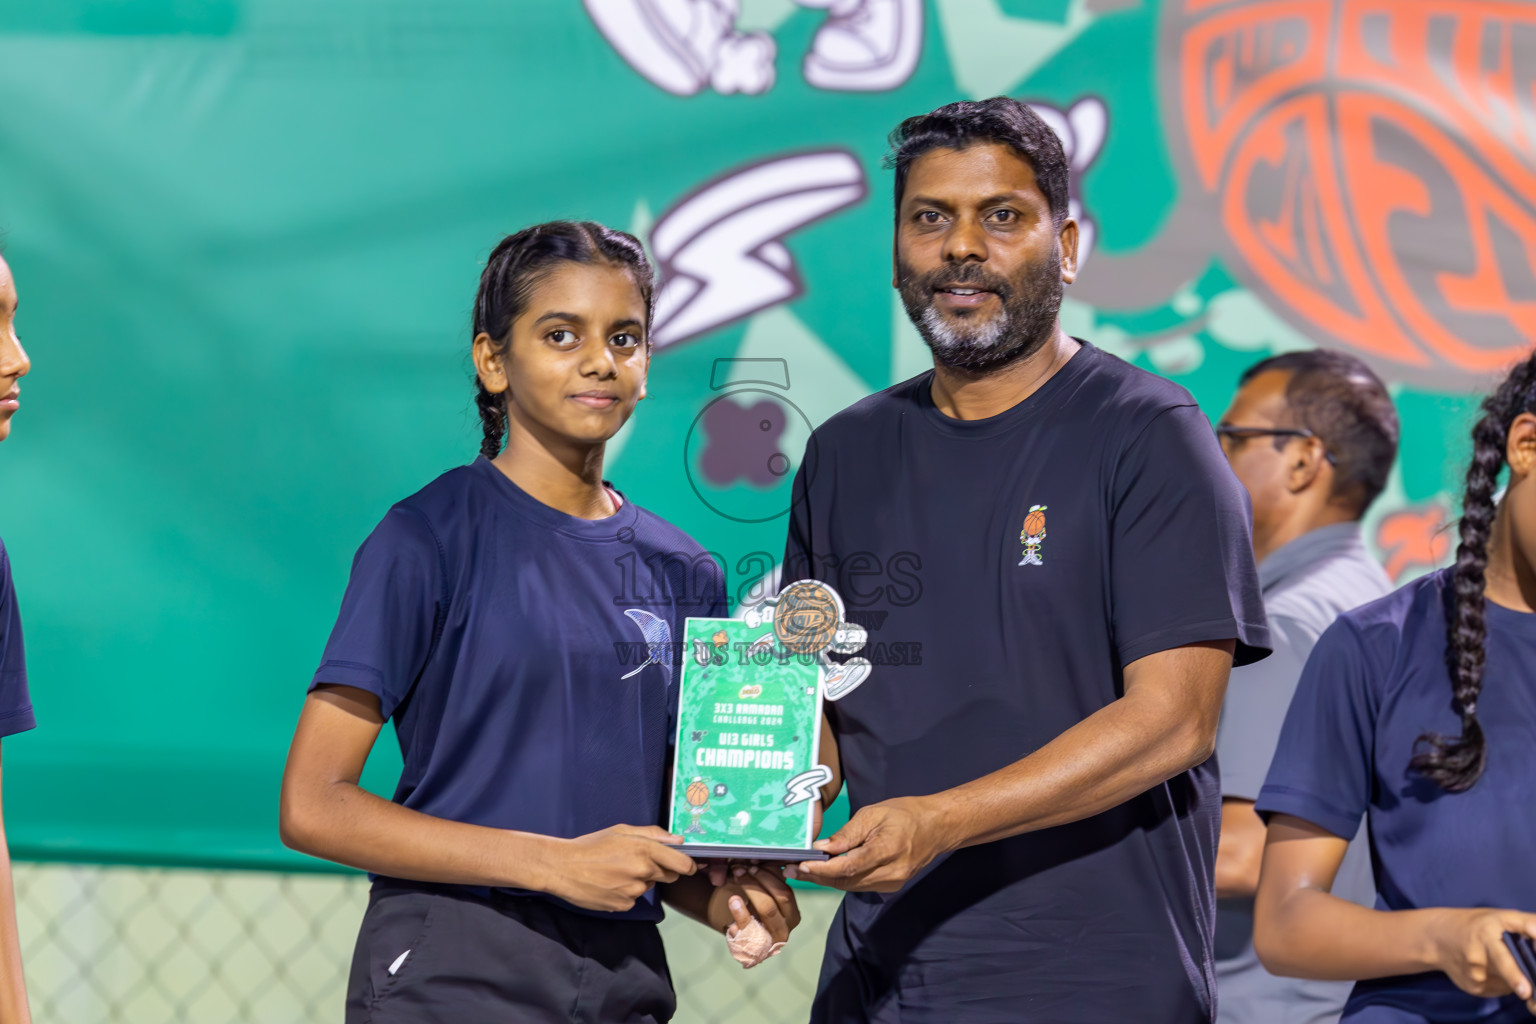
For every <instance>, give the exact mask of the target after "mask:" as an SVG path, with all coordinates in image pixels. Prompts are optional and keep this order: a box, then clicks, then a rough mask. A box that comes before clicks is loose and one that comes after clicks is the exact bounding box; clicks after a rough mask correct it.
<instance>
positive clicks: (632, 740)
mask: <svg viewBox="0 0 1536 1024" xmlns="http://www.w3.org/2000/svg"><path fill="white" fill-rule="evenodd" d="M724 614H725V604H724V579H723V577H722V575H721V572H720V569H719V567H718V566H717V565H716V564H715V562H714V560H713V559H712V558H711V557H710V556H709V555H708V554H706V553H705V552H704V551H703V549H702V548H700V547H699V546H698V544H696V543H695V542H694V541H693V540H692V539H691V538H690V537H688V535H687V534H685V533H683V532H682V531H681V530H678V529H677V528H676V527H674V526H672V525H670V524H669V523H667V522H665V521H664V520H662V519H660V518H658V517H657V516H655V515H653V514H651V513H650V512H647V511H645V510H644V509H642V508H640V507H639V506H637V505H635V504H634V503H633V502H630V501H625V502H624V503H623V505H622V506H621V507H620V508H619V510H618V512H617V513H616V514H615V515H613V516H610V517H608V518H606V519H600V520H586V519H578V518H576V517H574V516H569V515H566V514H565V513H563V512H559V511H557V510H555V509H552V508H550V507H549V506H547V505H544V504H542V503H540V502H539V501H537V500H535V499H534V498H532V497H530V496H529V495H528V494H527V493H526V492H524V491H522V490H521V489H519V488H518V487H517V486H516V485H515V484H513V483H512V481H510V480H509V479H507V477H506V476H505V474H503V473H502V472H501V471H500V470H498V469H497V468H496V467H495V466H494V465H492V464H491V463H490V462H489V461H487V460H486V459H484V458H480V459H477V460H476V461H475V462H474V463H472V464H471V465H468V466H465V467H463V468H460V469H455V470H452V471H450V472H448V473H445V474H443V475H442V476H440V477H438V478H437V479H436V480H434V481H433V482H432V483H431V484H429V485H428V486H427V487H425V488H423V489H422V490H421V491H419V492H418V493H416V494H414V495H412V496H411V497H409V498H407V499H405V500H404V501H402V502H400V503H399V504H398V505H396V506H394V507H393V508H392V509H390V511H389V514H388V515H386V516H385V517H384V520H383V522H381V523H380V524H379V525H378V527H377V528H376V529H375V530H374V531H373V533H372V534H371V535H369V537H368V539H367V540H366V541H364V542H363V546H362V547H361V548H360V549H359V550H358V552H357V557H356V558H355V559H354V560H353V563H352V576H351V580H350V581H349V582H348V584H347V592H346V596H345V597H344V598H343V599H342V605H341V614H340V615H339V616H338V618H337V621H336V628H335V629H334V630H333V631H332V633H331V638H330V642H329V643H327V645H326V648H325V657H324V660H323V661H322V663H321V665H320V668H319V670H318V671H317V672H316V673H315V677H314V680H313V682H311V684H310V688H311V689H313V688H314V687H315V686H316V685H319V684H322V683H334V684H340V685H344V686H354V687H357V688H359V689H363V690H367V691H368V692H369V693H372V694H374V695H376V696H377V697H378V698H379V705H380V710H381V711H382V713H383V714H384V715H385V716H386V717H388V718H392V719H393V720H394V723H395V731H396V733H397V735H398V738H399V742H400V753H401V755H402V757H403V758H404V762H405V764H404V770H403V771H402V773H401V776H400V784H399V786H398V787H397V788H396V790H395V796H394V799H395V802H397V803H400V804H403V805H404V806H406V807H410V808H412V809H414V810H418V811H421V812H422V813H424V814H430V815H433V816H435V817H439V818H447V819H451V820H453V821H462V822H467V823H469V824H474V825H485V826H488V827H491V828H501V829H514V830H517V831H522V832H536V833H541V834H543V835H551V836H559V837H563V838H571V837H575V836H580V835H585V834H587V833H589V832H596V831H598V830H600V829H604V828H607V827H609V826H610V825H618V824H626V825H655V824H660V823H661V822H662V809H663V806H664V803H665V799H664V795H663V793H662V784H663V780H664V777H665V773H666V768H667V759H668V751H669V746H670V743H671V739H672V715H673V714H674V709H675V703H676V693H677V691H676V676H677V666H678V663H679V654H680V647H679V645H678V644H676V643H674V638H680V637H681V636H682V625H683V620H684V619H685V618H687V617H689V616H709V615H724ZM550 898H551V899H553V898H554V897H550ZM617 916H622V917H632V918H633V917H638V918H643V919H650V920H655V919H659V918H660V916H661V908H660V906H659V905H658V904H657V903H656V898H655V891H654V890H652V891H651V892H649V893H647V895H646V896H645V897H644V899H642V900H641V901H639V902H637V903H636V904H635V906H634V908H633V909H632V910H630V911H627V912H625V913H624V914H621V915H617Z"/></svg>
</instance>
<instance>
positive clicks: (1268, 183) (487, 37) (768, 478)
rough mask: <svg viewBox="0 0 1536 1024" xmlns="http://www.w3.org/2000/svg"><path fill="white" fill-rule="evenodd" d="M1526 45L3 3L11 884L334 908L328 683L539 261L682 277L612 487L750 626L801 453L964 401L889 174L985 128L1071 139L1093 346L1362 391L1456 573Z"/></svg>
mask: <svg viewBox="0 0 1536 1024" xmlns="http://www.w3.org/2000/svg"><path fill="white" fill-rule="evenodd" d="M1533 11H1536V8H1533V7H1531V6H1530V5H1519V4H1511V3H1500V2H1496V0H1486V2H1485V0H1289V2H1284V3H1281V2H1275V0H1164V2H1162V3H1159V2H1156V0H926V2H925V0H798V2H793V0H740V3H739V4H738V3H737V2H736V0H586V2H585V3H581V2H577V0H558V2H557V0H21V2H12V3H7V4H3V5H0V110H3V111H4V115H3V117H0V227H3V229H4V231H5V237H6V244H7V252H6V255H7V258H8V259H9V260H10V262H11V264H12V266H13V268H14V270H15V274H16V277H17V281H18V285H19V288H20V292H21V295H22V307H21V309H22V312H21V316H20V319H19V328H20V333H21V335H22V338H23V340H24V341H25V342H26V343H27V345H28V347H29V349H30V351H31V353H32V356H33V358H34V363H35V369H34V373H33V376H32V377H31V378H29V379H28V381H27V382H26V385H25V403H24V407H23V410H22V412H21V413H20V414H19V415H18V417H17V419H16V422H15V429H14V432H13V434H12V438H11V440H10V441H8V442H7V443H6V444H5V445H4V447H3V448H0V494H3V496H4V497H3V501H0V535H3V536H4V538H5V540H6V542H7V544H8V546H9V547H10V548H11V551H12V558H13V561H14V564H15V572H16V579H17V585H18V588H19V592H20V595H21V601H22V612H23V616H24V621H25V626H26V637H27V645H28V654H29V662H30V669H31V678H32V687H33V692H34V696H35V700H36V705H37V710H38V718H39V721H40V723H41V725H40V728H39V729H38V731H37V732H36V733H35V734H30V735H27V736H23V737H18V738H16V739H14V740H12V741H8V742H7V743H6V744H5V767H6V771H5V778H6V784H7V785H6V789H7V792H6V798H7V799H6V803H7V806H6V811H7V813H6V823H7V828H8V832H9V834H10V836H11V838H12V842H13V844H14V847H15V849H16V850H17V851H18V853H20V854H21V855H23V856H28V857H59V858H105V859H110V860H128V861H135V860H138V861H154V862H173V863H174V862H181V861H186V862H198V863H231V864H257V865H259V864H267V865H275V866H290V867H295V866H303V865H304V864H306V863H308V862H306V861H305V860H304V859H303V858H300V857H297V856H294V855H291V854H288V853H286V852H285V851H283V850H282V849H281V848H280V846H279V844H278V841H277V837H276V816H277V787H278V777H279V772H280V769H281V765H282V760H283V756H284V753H285V751H286V745H287V740H288V737H289V735H290V733H291V729H292V726H293V723H294V721H295V717H296V715H297V713H298V710H299V706H300V704H301V701H302V697H303V693H304V687H305V683H306V681H307V679H308V677H309V675H310V673H311V672H312V671H313V668H314V665H315V663H316V661H317V658H318V655H319V653H320V650H321V647H322V645H323V643H324V640H325V636H326V634H327V631H328V630H329V628H330V625H331V623H332V620H333V617H334V614H335V610H336V607H337V604H338V601H339V599H340V596H341V591H342V588H343V586H344V584H345V581H346V574H347V569H348V565H349V561H350V558H351V556H352V553H353V551H354V550H355V548H356V546H357V544H358V543H359V542H360V541H361V539H362V538H363V537H364V536H365V535H366V533H367V532H368V530H369V529H370V528H371V527H372V525H373V524H374V523H375V522H376V521H377V520H378V519H379V518H380V516H382V514H383V513H384V511H385V509H386V508H387V507H388V506H389V505H390V503H392V502H393V501H395V500H397V499H399V498H400V497H402V496H404V495H406V494H408V493H410V492H412V491H414V490H415V489H417V488H418V487H420V486H422V485H423V484H424V483H426V482H427V481H429V480H430V479H432V478H433V477H434V476H435V475H437V474H438V473H440V472H442V471H443V470H445V469H447V468H449V467H452V466H454V465H456V464H460V463H463V462H466V461H468V460H470V459H471V458H473V456H474V454H475V452H476V449H477V446H478V429H477V421H476V418H475V416H474V411H473V403H472V401H471V395H472V389H471V385H470V376H469V373H470V370H469V361H468V330H467V324H468V319H469V307H470V303H471V300H472V297H473V294H474V290H475V284H476V280H477V275H478V273H479V268H480V265H481V262H482V261H483V260H484V258H485V256H486V254H487V253H488V252H489V250H490V248H491V246H492V245H494V244H495V242H496V241H497V240H498V239H499V238H500V237H501V235H502V234H504V233H506V232H508V231H511V230H514V229H516V228H518V227H520V226H523V225H526V224H529V223H532V222H535V221H540V220H545V219H550V218H555V217H580V218H593V219H597V220H601V221H604V222H607V223H609V224H612V225H615V226H618V227H624V228H627V229H629V230H631V231H634V232H636V233H637V234H639V235H640V236H641V237H642V238H643V239H645V240H646V242H647V244H648V245H649V246H650V248H651V250H652V253H653V255H654V256H655V258H656V260H657V262H658V264H659V266H660V269H661V274H662V280H663V284H662V287H661V290H660V293H659V308H658V323H657V328H656V334H655V337H656V341H657V345H656V350H655V362H654V367H653V370H652V373H651V394H652V396H653V400H651V401H648V402H646V403H645V404H644V405H643V406H642V407H641V410H640V412H639V413H638V415H637V416H636V418H635V420H634V421H633V422H632V423H631V424H630V426H629V427H627V428H626V430H625V432H624V433H623V434H621V435H620V436H619V437H618V438H617V439H616V440H615V442H614V443H613V444H612V446H611V448H610V452H611V454H610V458H609V463H608V467H609V476H610V477H611V478H612V479H613V480H614V481H615V482H616V483H617V484H618V485H619V486H620V487H622V488H623V489H624V490H625V491H626V492H627V493H628V494H629V495H631V496H632V497H633V498H634V499H636V500H638V501H639V502H640V503H642V504H643V505H646V506H647V507H649V508H651V509H653V510H655V511H656V512H658V513H659V514H661V515H663V516H665V517H667V518H668V519H670V520H672V521H674V522H676V523H678V524H679V525H680V526H682V527H683V528H684V529H686V530H688V531H689V532H690V533H692V534H693V535H694V536H695V537H696V538H698V540H699V541H700V542H701V543H703V544H704V545H705V546H706V547H707V548H708V549H709V550H711V551H712V552H715V553H717V554H718V556H719V557H720V559H721V562H722V564H723V565H724V566H725V568H726V571H727V575H728V578H729V582H730V586H731V588H732V591H733V597H734V598H736V599H739V598H740V596H741V595H742V594H743V593H745V592H746V591H747V589H749V588H750V587H751V586H752V585H753V583H754V582H755V581H756V580H758V579H759V578H760V577H761V576H763V574H764V573H765V572H767V571H769V570H771V569H772V567H773V563H774V561H775V560H776V558H777V556H778V554H779V553H781V551H782V544H783V530H784V517H783V512H784V511H785V508H786V506H787V504H788V489H789V480H790V478H791V477H792V475H793V471H794V468H795V465H796V462H797V460H798V458H799V456H800V452H801V446H802V445H803V443H804V439H805V437H806V435H807V433H808V431H809V430H810V428H811V427H812V426H814V425H815V424H817V423H819V422H821V421H822V420H823V419H825V418H826V417H827V416H829V415H830V414H832V413H833V412H835V411H837V410H838V409H840V408H842V407H844V406H846V405H848V404H849V403H851V402H852V401H854V400H855V399H857V398H859V397H860V396H862V395H864V394H867V393H869V392H871V391H874V390H877V389H881V388H884V387H887V386H888V385H890V384H892V383H894V382H896V381H899V380H903V379H906V378H908V377H910V376H912V375H913V374H915V373H918V372H920V371H921V370H923V369H924V368H925V367H926V366H927V365H928V359H927V353H926V350H925V349H924V347H923V345H922V343H921V341H920V340H919V339H918V338H917V336H916V334H915V332H914V331H913V330H912V329H911V327H910V326H909V325H908V324H907V322H906V320H905V317H904V316H903V314H902V312H901V309H900V306H899V303H898V302H897V301H896V298H895V295H894V293H893V292H892V290H891V287H890V267H889V264H890V232H891V207H890V202H891V200H890V195H889V192H890V174H889V172H888V171H884V170H882V169H881V158H882V156H883V153H884V149H885V144H884V139H885V135H886V133H887V132H888V131H889V130H890V129H891V128H892V127H893V126H894V125H895V124H896V123H897V122H898V121H899V120H900V119H901V118H903V117H905V116H908V115H911V114H914V113H919V112H922V111H926V110H928V109H930V108H932V107H934V106H937V105H938V104H941V103H945V102H948V101H951V100H954V99H959V98H980V97H985V96H991V95H995V94H1009V95H1014V96H1017V97H1020V98H1022V99H1026V100H1028V101H1030V102H1032V103H1034V104H1036V105H1037V108H1038V109H1039V110H1040V111H1041V113H1042V115H1043V116H1045V117H1047V119H1048V120H1049V121H1050V122H1051V124H1052V125H1053V126H1054V127H1056V129H1057V131H1058V133H1059V134H1061V135H1062V137H1063V141H1064V142H1065V144H1066V146H1067V149H1068V152H1069V153H1070V154H1071V159H1072V166H1073V172H1074V183H1073V184H1074V193H1075V212H1076V213H1077V215H1078V216H1079V218H1080V220H1081V221H1082V223H1083V224H1084V225H1085V238H1086V240H1087V241H1088V243H1089V245H1088V252H1087V259H1086V263H1085V267H1084V271H1083V275H1082V278H1081V280H1080V281H1079V283H1078V284H1077V285H1075V286H1073V287H1072V288H1071V289H1070V290H1069V292H1068V299H1067V302H1066V307H1065V312H1064V316H1065V320H1066V322H1067V325H1068V327H1069V328H1070V329H1071V330H1072V331H1073V332H1074V333H1076V334H1079V335H1081V336H1083V337H1087V338H1090V339H1092V340H1093V341H1094V342H1096V343H1097V344H1099V345H1101V346H1103V347H1105V348H1107V349H1109V350H1110V351H1113V352H1115V353H1117V354H1120V355H1122V356H1124V357H1126V358H1129V359H1133V360H1134V361H1135V362H1137V363H1138V364H1140V365H1142V366H1146V367H1149V368H1151V369H1153V370H1155V371H1157V372H1159V373H1163V374H1166V375H1168V376H1169V377H1171V378H1173V379H1174V380H1177V381H1178V382H1179V383H1181V384H1183V385H1184V386H1186V387H1188V388H1189V389H1190V390H1191V391H1193V392H1194V394H1195V395H1196V397H1197V398H1198V399H1199V400H1200V402H1201V403H1202V405H1203V406H1204V407H1205V408H1206V410H1207V412H1209V413H1211V414H1213V415H1215V414H1217V413H1219V411H1220V409H1221V408H1222V407H1223V406H1224V405H1225V403H1226V401H1227V399H1228V397H1229V396H1230V394H1231V392H1232V389H1233V385H1234V381H1235V379H1236V377H1237V375H1238V374H1239V372H1240V371H1241V370H1242V369H1243V368H1244V367H1245V366H1247V365H1249V364H1250V363H1252V362H1253V361H1255V360H1256V359H1258V358H1259V357H1261V356H1263V355H1266V354H1268V353H1271V352H1275V351H1281V350H1285V349H1290V348H1295V347H1300V346H1307V345H1310V344H1314V343H1326V344H1330V345H1335V346H1340V347H1346V348H1349V349H1351V350H1353V351H1356V352H1358V353H1360V354H1362V355H1363V356H1365V357H1366V358H1368V359H1369V360H1371V361H1372V363H1373V364H1374V365H1375V366H1376V367H1378V368H1379V369H1380V370H1381V372H1382V373H1383V374H1384V375H1385V376H1387V377H1388V378H1389V379H1390V380H1391V381H1392V382H1393V387H1394V392H1395V394H1396V395H1397V398H1398V401H1399V403H1400V407H1401V410H1402V414H1403V458H1402V459H1401V461H1400V465H1399V468H1398V471H1397V472H1395V473H1394V475H1393V477H1392V481H1391V484H1390V487H1389V489H1388V491H1387V493H1386V494H1385V495H1384V497H1383V499H1382V500H1381V502H1380V503H1379V504H1378V506H1377V507H1376V509H1375V510H1374V511H1373V513H1372V515H1371V517H1370V520H1369V522H1368V531H1369V536H1370V538H1371V541H1372V543H1373V544H1374V545H1375V546H1376V549H1377V551H1378V553H1379V554H1380V556H1381V557H1382V558H1383V560H1384V561H1385V562H1386V564H1387V565H1388V567H1389V569H1390V571H1391V572H1392V573H1393V575H1394V576H1396V577H1399V578H1406V577H1407V576H1409V575H1412V574H1416V573H1418V572H1422V571H1424V570H1425V569H1426V568H1428V567H1430V566H1431V565H1434V564H1437V563H1438V562H1440V561H1442V560H1443V559H1444V558H1445V557H1446V554H1447V550H1448V545H1449V536H1448V534H1447V533H1446V532H1444V531H1443V530H1442V529H1441V527H1442V524H1443V523H1444V522H1445V520H1446V519H1447V517H1448V515H1449V514H1450V513H1451V510H1452V506H1453V504H1454V493H1455V491H1456V487H1457V480H1456V477H1457V463H1458V462H1459V460H1460V458H1461V457H1462V454H1463V451H1464V447H1463V445H1462V442H1461V438H1462V437H1463V436H1464V435H1465V433H1466V430H1467V427H1468V425H1469V423H1470V413H1471V410H1472V408H1473V406H1474V402H1475V399H1474V398H1473V397H1471V396H1472V392H1474V391H1475V390H1476V389H1477V388H1478V387H1480V386H1482V384H1483V383H1484V382H1485V380H1486V377H1487V375H1488V374H1489V373H1491V372H1492V371H1494V370H1495V369H1497V368H1498V367H1499V366H1501V365H1503V364H1505V363H1507V362H1509V361H1510V360H1511V359H1513V357H1514V356H1515V355H1517V354H1518V353H1519V351H1520V350H1521V349H1522V348H1524V347H1526V346H1528V345H1529V344H1530V343H1531V339H1532V338H1533V336H1536V275H1533V273H1532V269H1531V268H1532V266H1533V265H1536V255H1533V254H1536V227H1533V225H1536V206H1533V199H1532V197H1533V196H1536V186H1533V183H1536V157H1533V153H1536V116H1533V111H1532V104H1533V99H1532V97H1533V90H1532V75H1533V68H1536V54H1533V53H1532V52H1531V40H1532V39H1533V38H1536V34H1533V32H1532V23H1533V21H1536V14H1533ZM894 656H898V657H899V656H901V654H900V652H896V654H895V655H894ZM877 661H878V658H877ZM878 671H879V669H878V665H877V667H876V672H878ZM392 746H393V745H392V743H390V742H387V741H385V742H381V746H380V749H379V751H378V752H377V753H376V755H375V757H374V759H373V763H372V764H370V769H369V771H370V774H369V779H370V780H371V783H372V784H374V785H376V786H379V787H381V788H384V789H386V790H387V788H388V785H389V784H390V782H391V780H392V777H393V772H394V770H395V769H396V768H397V767H398V758H397V756H396V754H395V752H394V750H393V749H392Z"/></svg>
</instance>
